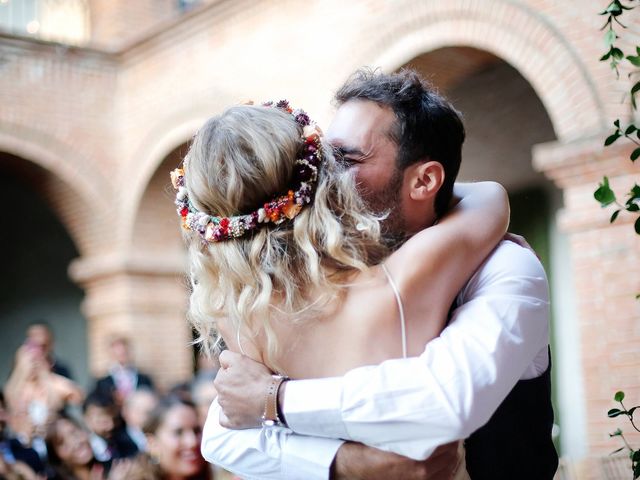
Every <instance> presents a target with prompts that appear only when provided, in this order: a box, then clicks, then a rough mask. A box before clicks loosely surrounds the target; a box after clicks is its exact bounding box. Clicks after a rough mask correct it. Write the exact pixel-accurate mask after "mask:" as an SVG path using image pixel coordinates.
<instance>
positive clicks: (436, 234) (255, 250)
mask: <svg viewBox="0 0 640 480" xmlns="http://www.w3.org/2000/svg"><path fill="white" fill-rule="evenodd" d="M424 168H425V169H433V171H432V172H425V175H424V176H423V178H429V175H441V174H442V172H441V170H439V169H441V166H440V164H439V163H437V162H426V163H425V164H424ZM172 182H173V184H174V187H176V189H177V190H178V192H177V199H176V203H177V205H178V212H179V214H180V215H181V217H182V221H183V227H184V230H185V238H186V240H187V243H188V246H189V256H190V275H191V281H192V282H191V283H192V289H193V290H192V293H191V298H190V309H189V316H190V319H191V321H192V323H193V325H194V327H195V329H196V330H197V331H198V334H199V341H200V342H201V343H202V344H203V346H204V347H205V348H206V349H208V350H209V351H212V350H213V349H214V348H215V347H216V346H217V345H218V344H219V343H220V342H221V341H223V342H224V344H225V345H226V346H227V347H228V348H229V349H230V350H232V351H236V352H240V353H243V354H245V355H247V356H249V357H251V358H252V359H254V360H257V361H259V362H261V363H264V364H266V365H267V366H269V367H270V368H271V369H272V370H273V371H276V372H279V373H281V374H283V375H287V376H289V377H292V378H297V379H302V378H319V377H330V376H339V375H343V374H344V373H345V372H347V371H348V370H350V369H353V368H355V367H358V366H363V365H371V364H378V363H380V362H382V361H384V360H386V359H389V358H396V357H403V356H404V357H406V356H417V355H419V354H420V353H421V352H422V350H423V349H424V345H425V343H426V342H428V341H429V340H431V339H433V338H435V337H436V336H438V335H439V333H440V332H441V330H442V329H443V328H444V326H445V323H446V319H447V313H448V310H449V308H450V306H451V305H452V303H453V301H454V298H455V296H456V295H457V293H458V292H459V290H460V289H461V288H462V286H463V285H464V284H465V282H466V280H467V279H468V278H469V277H470V276H471V274H472V273H473V272H474V271H475V270H476V269H477V268H478V266H479V265H480V264H481V263H482V261H483V260H484V258H485V257H486V256H487V255H488V254H489V253H490V251H491V250H492V249H493V248H494V246H495V245H496V244H497V242H498V241H499V240H500V239H501V238H502V237H503V235H504V233H505V232H506V228H507V223H508V217H509V208H508V202H507V197H506V193H505V191H504V189H503V188H502V187H501V186H499V185H498V184H495V183H490V182H483V183H477V184H473V185H465V186H461V185H456V188H455V192H454V193H455V195H456V197H460V198H461V199H460V201H459V202H458V203H457V204H456V205H455V206H454V207H453V208H452V209H450V211H449V213H447V214H446V215H445V216H444V217H443V218H442V219H441V220H440V222H439V223H438V224H437V225H435V226H433V227H431V228H429V229H426V230H423V231H421V232H419V233H417V234H416V235H414V236H413V237H411V238H410V239H408V240H407V241H406V242H404V244H402V246H401V247H400V248H397V249H396V250H395V251H391V250H390V248H389V247H387V246H386V242H385V238H384V235H383V233H384V229H383V222H385V221H390V220H391V221H393V219H389V218H384V215H380V214H379V213H373V212H371V211H370V210H369V209H368V208H367V206H366V205H365V204H364V202H363V201H362V199H361V198H360V197H359V196H358V194H357V192H356V188H355V182H354V178H353V175H352V174H351V173H350V172H349V171H348V169H347V168H346V167H345V166H344V165H342V164H341V163H340V162H338V161H337V160H336V158H335V157H334V155H333V154H332V151H331V149H330V148H329V147H328V146H327V145H325V143H324V142H323V139H322V135H321V132H320V131H319V130H318V129H317V128H316V127H315V126H314V124H313V123H312V122H311V121H310V119H309V117H308V116H307V115H306V114H305V113H304V112H303V111H301V110H293V109H292V108H291V107H290V106H289V104H288V103H287V102H285V101H281V102H278V103H277V104H273V103H269V104H265V105H263V106H253V105H242V106H236V107H232V108H230V109H228V110H227V111H225V112H224V113H223V114H222V115H220V116H217V117H214V118H212V119H210V120H209V121H207V122H206V124H205V125H204V126H203V127H202V128H201V129H200V131H199V132H198V133H197V135H196V136H195V138H194V140H193V143H192V145H191V148H190V150H189V152H188V154H187V156H186V158H185V162H184V167H183V168H182V169H177V170H175V171H174V172H172ZM424 189H425V191H428V185H425V186H424ZM265 202H266V203H265ZM389 207H391V206H389ZM205 437H206V430H205ZM203 444H208V445H210V446H212V448H211V449H207V452H206V453H207V456H208V457H209V458H208V459H209V460H212V461H214V463H224V462H220V461H219V459H217V457H216V448H215V445H216V442H209V443H208V439H207V438H204V439H203ZM223 466H224V468H227V469H229V470H231V471H233V470H234V468H233V465H232V464H231V465H230V464H226V463H225V464H223ZM459 475H460V476H459V477H458V476H457V477H456V478H465V477H464V475H466V473H465V472H464V468H460V469H459Z"/></svg>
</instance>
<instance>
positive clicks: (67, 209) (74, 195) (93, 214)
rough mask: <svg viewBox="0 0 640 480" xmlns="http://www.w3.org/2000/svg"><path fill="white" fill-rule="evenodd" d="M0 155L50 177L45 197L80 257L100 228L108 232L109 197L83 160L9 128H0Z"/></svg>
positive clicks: (36, 135) (44, 138) (43, 137)
mask: <svg viewBox="0 0 640 480" xmlns="http://www.w3.org/2000/svg"><path fill="white" fill-rule="evenodd" d="M0 152H3V153H6V154H9V155H11V156H13V157H16V158H17V159H20V160H24V161H25V162H28V163H31V164H33V165H35V166H37V167H40V168H42V169H43V170H44V171H45V172H46V173H47V174H49V175H50V176H51V177H50V178H51V182H49V185H48V187H49V188H48V192H46V193H47V197H48V199H49V200H50V201H51V203H52V207H53V209H54V211H56V213H57V214H58V216H59V218H60V221H61V222H62V224H63V225H64V226H65V228H66V229H67V231H68V232H69V235H70V236H71V238H72V239H73V242H74V244H75V245H76V248H77V249H78V251H79V252H80V253H81V254H85V253H86V252H87V251H88V250H90V249H91V247H92V246H94V245H95V242H94V240H95V239H96V238H97V237H99V236H100V231H101V229H102V227H104V229H105V230H108V226H107V225H106V223H107V219H108V218H109V216H108V209H109V205H108V204H107V202H106V199H107V198H109V196H110V195H109V194H108V193H107V186H106V185H104V184H103V183H102V182H101V181H100V179H101V177H100V176H99V174H97V172H94V171H92V170H91V167H90V165H91V164H90V162H88V161H87V160H86V159H81V158H79V157H78V155H77V154H76V153H75V152H71V151H69V150H68V148H66V147H65V146H63V145H61V144H60V143H58V142H57V141H56V140H54V139H52V138H49V137H47V136H46V135H43V133H42V132H40V131H38V132H35V131H30V130H28V129H24V128H20V129H12V128H11V126H8V125H2V127H0ZM95 219H101V222H95ZM100 225H102V227H100Z"/></svg>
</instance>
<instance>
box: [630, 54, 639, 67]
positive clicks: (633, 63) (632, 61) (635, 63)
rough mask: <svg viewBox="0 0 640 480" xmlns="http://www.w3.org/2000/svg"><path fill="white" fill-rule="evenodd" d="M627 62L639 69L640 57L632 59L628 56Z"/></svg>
mask: <svg viewBox="0 0 640 480" xmlns="http://www.w3.org/2000/svg"><path fill="white" fill-rule="evenodd" d="M627 60H629V62H631V64H632V65H633V66H634V67H640V57H632V56H631V55H629V56H628V57H627Z"/></svg>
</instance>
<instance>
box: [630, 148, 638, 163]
mask: <svg viewBox="0 0 640 480" xmlns="http://www.w3.org/2000/svg"><path fill="white" fill-rule="evenodd" d="M638 157H640V147H638V148H636V149H635V150H634V151H633V152H631V156H630V157H629V158H631V161H632V162H635V161H636V159H637V158H638Z"/></svg>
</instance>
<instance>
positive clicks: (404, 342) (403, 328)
mask: <svg viewBox="0 0 640 480" xmlns="http://www.w3.org/2000/svg"><path fill="white" fill-rule="evenodd" d="M380 266H381V267H382V271H383V272H384V274H385V275H386V276H387V280H389V285H391V290H393V294H394V295H395V296H396V303H397V304H398V311H399V312H400V332H401V333H402V358H407V329H406V326H405V322H404V307H403V306H402V298H401V297H400V290H399V289H398V285H396V282H395V280H394V279H393V277H392V276H391V274H390V273H389V270H387V266H386V265H385V264H384V263H382V264H380Z"/></svg>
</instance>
